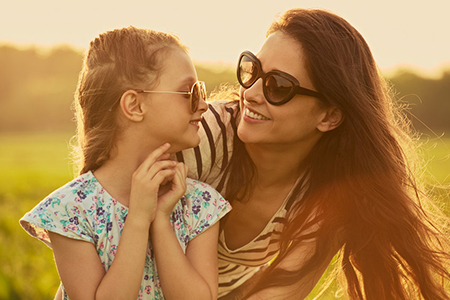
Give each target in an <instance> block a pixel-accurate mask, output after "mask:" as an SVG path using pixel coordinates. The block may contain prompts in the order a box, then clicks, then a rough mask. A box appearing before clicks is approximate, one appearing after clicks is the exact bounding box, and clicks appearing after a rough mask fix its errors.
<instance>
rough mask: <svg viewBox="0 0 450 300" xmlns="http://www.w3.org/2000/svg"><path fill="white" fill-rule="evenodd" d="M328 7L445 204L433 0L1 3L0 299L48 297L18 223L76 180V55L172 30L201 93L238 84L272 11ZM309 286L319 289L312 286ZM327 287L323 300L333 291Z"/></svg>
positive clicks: (439, 32) (449, 107)
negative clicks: (115, 40)
mask: <svg viewBox="0 0 450 300" xmlns="http://www.w3.org/2000/svg"><path fill="white" fill-rule="evenodd" d="M293 7H316V8H325V9H329V10H331V11H333V12H336V13H338V14H339V15H341V16H342V17H344V18H345V19H347V20H348V21H349V22H350V23H351V24H352V25H354V26H355V27H356V28H357V29H358V30H359V31H360V32H361V33H362V35H363V36H364V37H365V38H366V40H367V42H368V43H369V45H370V46H371V49H372V51H373V54H374V56H375V59H376V60H377V62H378V63H379V65H380V68H381V70H382V72H383V74H384V76H385V77H386V79H387V80H389V82H390V83H391V84H392V87H393V89H394V91H395V93H396V95H397V99H398V101H399V102H401V103H402V104H404V105H406V106H409V110H408V116H409V117H410V119H411V121H412V125H413V127H414V128H415V129H416V130H417V131H418V132H420V134H421V138H420V144H421V146H420V149H419V151H420V155H421V157H422V158H423V159H424V161H425V162H426V165H425V174H424V176H425V179H426V182H427V186H426V188H427V191H428V192H429V193H430V194H431V195H433V196H434V197H435V199H436V200H437V201H439V205H440V206H441V207H442V208H443V209H444V210H446V211H447V213H449V205H450V196H449V193H450V188H449V186H450V158H449V156H450V150H449V149H450V138H449V133H450V40H449V38H448V32H446V31H447V30H448V29H449V28H450V21H449V19H448V18H447V14H448V11H450V2H449V1H447V0H429V1H427V2H426V3H423V2H418V3H411V1H406V0H397V1H396V0H390V1H388V0H378V1H372V2H371V3H368V2H367V1H360V0H341V1H335V0H316V1H291V0H285V1H283V0H278V1H272V2H270V1H246V2H242V1H238V0H230V1H220V2H218V1H206V0H204V1H201V0H199V1H167V3H161V2H158V3H154V2H153V1H141V0H130V1H126V3H125V2H124V1H120V2H119V1H107V2H106V1H94V0H90V1H87V0H79V1H76V2H70V3H68V2H65V1H56V0H43V1H39V2H38V1H31V0H26V1H20V0H19V1H15V2H10V3H7V4H6V3H2V9H1V11H0V168H1V172H0V299H52V298H53V295H54V293H55V291H56V289H57V287H58V284H59V279H58V274H57V271H56V267H55V265H54V262H53V257H52V252H51V250H50V249H49V248H48V247H46V246H45V245H44V244H43V243H41V242H39V241H37V240H35V239H33V238H31V237H29V236H28V235H27V234H26V233H25V232H24V231H23V230H22V229H21V227H20V226H19V223H18V220H19V219H20V217H21V216H23V215H24V214H25V213H26V212H27V211H29V210H30V209H31V208H32V207H33V206H34V205H35V204H37V203H38V202H39V201H40V200H42V199H43V198H44V197H45V196H46V195H47V194H49V193H50V192H51V191H53V190H54V189H56V188H58V187H59V186H61V185H63V184H64V183H66V182H67V181H69V180H71V179H72V178H73V175H74V174H73V170H72V167H71V161H70V156H69V153H70V147H69V141H70V138H71V137H72V136H73V134H74V132H75V123H74V121H73V111H72V110H71V102H72V100H73V93H74V91H75V88H76V84H77V78H78V73H79V72H80V70H81V64H82V58H83V53H84V51H85V50H86V48H87V46H88V44H89V42H90V40H92V39H93V38H95V37H96V36H97V35H98V34H99V33H101V32H104V31H106V30H111V29H114V28H121V27H125V26H129V25H133V26H136V27H143V28H151V29H155V30H161V31H166V32H172V33H175V34H177V35H178V36H179V37H180V38H181V40H182V42H184V43H185V44H187V45H188V46H189V47H190V52H191V55H192V57H193V59H194V61H195V64H196V67H197V72H198V77H199V79H200V80H204V81H205V82H206V84H207V87H208V91H209V92H211V91H213V90H214V89H216V88H218V86H219V85H220V84H221V83H230V84H232V85H234V84H237V81H236V79H235V66H234V64H235V61H236V60H237V57H238V56H239V54H240V53H241V52H242V50H245V49H248V50H251V51H253V52H258V50H259V48H260V46H261V45H262V43H263V42H264V38H265V32H266V30H267V28H268V26H269V25H270V23H271V22H272V20H273V19H274V17H275V15H276V14H277V13H280V12H283V11H285V10H286V9H289V8H293ZM314 293H315V292H314ZM336 297H337V296H335V295H334V293H333V291H330V292H328V293H325V294H324V296H323V297H322V298H321V299H336Z"/></svg>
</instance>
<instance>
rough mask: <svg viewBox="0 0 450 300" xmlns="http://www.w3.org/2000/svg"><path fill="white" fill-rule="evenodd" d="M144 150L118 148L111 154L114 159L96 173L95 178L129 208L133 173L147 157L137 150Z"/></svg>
mask: <svg viewBox="0 0 450 300" xmlns="http://www.w3.org/2000/svg"><path fill="white" fill-rule="evenodd" d="M142 148H143V147H131V148H130V147H121V146H118V147H117V148H115V151H113V153H112V154H111V157H112V158H110V159H109V160H108V161H106V162H105V163H104V164H103V165H102V166H101V167H100V168H98V169H97V170H95V171H94V176H95V178H96V179H97V180H98V182H99V183H100V184H101V185H102V187H103V188H105V190H106V191H107V192H108V193H109V194H110V195H111V196H112V197H113V198H114V199H115V200H117V201H119V202H120V203H121V204H123V205H125V206H128V204H129V200H130V192H131V179H132V176H133V173H134V172H135V171H136V169H137V168H138V167H139V166H140V165H141V163H142V162H143V161H144V159H145V158H146V157H147V156H146V155H145V154H144V153H140V151H138V150H136V149H142ZM150 152H151V151H150ZM150 152H149V153H150Z"/></svg>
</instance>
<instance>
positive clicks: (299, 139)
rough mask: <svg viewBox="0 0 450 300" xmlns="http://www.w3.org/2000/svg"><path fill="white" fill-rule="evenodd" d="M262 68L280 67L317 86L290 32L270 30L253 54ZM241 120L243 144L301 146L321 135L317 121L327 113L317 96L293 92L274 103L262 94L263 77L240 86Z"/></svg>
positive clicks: (304, 84)
mask: <svg viewBox="0 0 450 300" xmlns="http://www.w3.org/2000/svg"><path fill="white" fill-rule="evenodd" d="M256 56H257V57H258V59H259V60H260V62H261V66H262V69H263V71H264V72H266V73H267V72H269V71H274V70H278V71H282V72H286V73H288V74H290V75H292V76H294V77H295V78H296V79H297V80H298V81H299V83H300V86H302V87H304V88H307V89H311V90H316V89H315V88H314V86H313V84H312V83H311V80H310V79H309V75H308V73H307V71H306V69H305V65H304V60H305V59H306V58H305V57H304V54H303V49H302V47H301V45H300V44H299V43H298V42H297V41H295V40H294V39H292V38H291V37H290V36H288V35H286V34H284V33H282V32H279V31H278V32H275V33H273V34H271V35H270V36H269V37H268V38H267V40H266V41H265V43H264V45H263V46H262V48H261V50H260V51H259V53H258V54H257V55H256ZM240 98H241V102H240V105H241V112H242V114H241V120H240V123H239V126H238V135H239V138H240V139H241V140H242V141H243V142H244V143H246V144H268V145H275V144H276V145H286V146H294V147H293V148H295V146H296V145H299V146H304V145H305V143H308V144H311V143H315V142H316V141H317V140H318V139H319V138H320V136H321V134H322V133H321V132H320V131H319V130H318V129H317V127H318V124H319V123H320V121H321V120H322V119H323V118H324V116H325V115H326V112H325V109H324V108H322V107H321V106H320V105H319V101H320V100H319V99H317V98H314V97H311V96H305V95H295V96H294V98H293V99H291V100H290V101H289V102H287V103H285V104H283V105H281V106H274V105H271V104H269V103H268V102H267V101H266V99H265V97H264V94H263V84H262V79H261V78H260V79H258V80H257V81H256V82H255V83H254V84H253V85H252V86H251V87H250V88H248V89H245V88H243V87H241V89H240Z"/></svg>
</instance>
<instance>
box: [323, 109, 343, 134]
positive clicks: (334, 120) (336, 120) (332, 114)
mask: <svg viewBox="0 0 450 300" xmlns="http://www.w3.org/2000/svg"><path fill="white" fill-rule="evenodd" d="M343 120H344V115H343V114H342V111H341V110H340V109H339V108H337V107H334V106H332V107H329V108H327V109H326V110H325V116H324V117H323V119H322V120H321V122H320V123H319V124H318V125H317V129H318V130H319V131H321V132H327V131H330V130H333V129H335V128H336V127H338V126H339V125H341V123H342V121H343Z"/></svg>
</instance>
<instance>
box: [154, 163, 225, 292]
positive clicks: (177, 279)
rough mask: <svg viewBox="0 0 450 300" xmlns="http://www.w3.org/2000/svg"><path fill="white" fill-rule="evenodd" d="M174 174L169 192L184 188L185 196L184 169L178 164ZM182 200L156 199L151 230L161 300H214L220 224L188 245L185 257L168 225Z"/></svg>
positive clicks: (185, 168)
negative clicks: (155, 211)
mask: <svg viewBox="0 0 450 300" xmlns="http://www.w3.org/2000/svg"><path fill="white" fill-rule="evenodd" d="M176 170H177V174H176V175H175V177H174V180H173V181H172V189H177V186H182V185H183V184H184V188H183V189H180V190H183V192H184V191H185V190H186V174H187V167H186V166H185V165H184V164H181V163H180V164H179V165H178V166H177V168H176ZM166 195H167V194H166ZM174 195H175V193H174ZM181 196H182V194H181V195H178V196H177V197H178V198H173V197H171V198H172V199H169V197H166V196H165V195H164V196H161V197H160V198H159V199H158V209H157V213H156V217H155V220H154V221H153V223H152V227H151V230H150V232H151V240H152V245H153V252H154V255H155V259H156V264H157V266H158V274H159V278H160V281H161V286H162V289H163V292H164V297H165V299H168V300H170V299H195V300H201V299H208V300H210V299H217V286H218V279H217V277H218V273H217V240H218V235H219V224H218V223H216V224H215V225H213V226H211V227H210V228H209V229H208V230H206V231H204V232H203V233H201V234H200V235H198V236H197V237H195V238H194V239H193V240H192V241H190V242H189V245H188V247H187V250H186V254H184V253H183V251H182V249H181V247H180V244H179V242H178V239H177V237H176V235H175V232H174V231H173V228H172V225H171V223H170V214H171V212H172V209H173V206H174V204H175V203H176V202H175V199H179V198H181ZM177 201H178V200H177Z"/></svg>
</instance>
